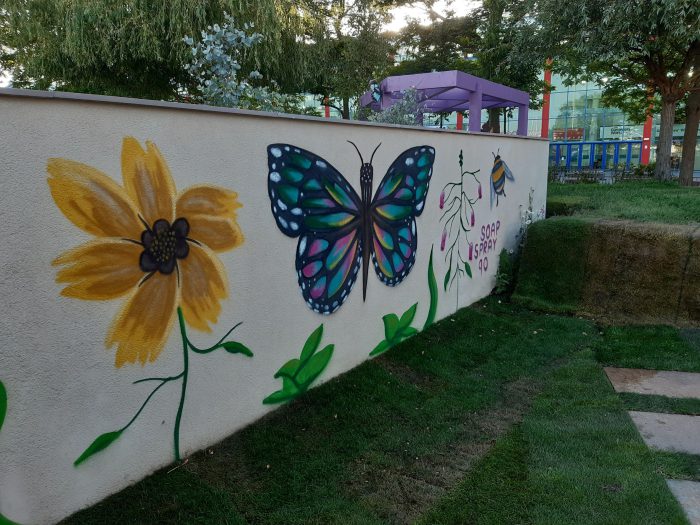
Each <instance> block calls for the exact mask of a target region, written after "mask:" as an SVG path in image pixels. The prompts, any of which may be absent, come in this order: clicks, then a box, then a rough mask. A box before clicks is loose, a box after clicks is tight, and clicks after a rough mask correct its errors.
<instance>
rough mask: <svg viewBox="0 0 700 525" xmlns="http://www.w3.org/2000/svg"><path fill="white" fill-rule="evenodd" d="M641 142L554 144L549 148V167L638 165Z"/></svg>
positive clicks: (580, 167) (599, 167)
mask: <svg viewBox="0 0 700 525" xmlns="http://www.w3.org/2000/svg"><path fill="white" fill-rule="evenodd" d="M641 154H642V141H641V140H629V141H615V142H612V141H597V142H582V141H576V142H555V143H553V144H550V146H549V165H550V166H558V167H562V168H563V167H565V168H566V169H567V170H568V169H571V168H578V169H588V168H592V169H612V168H614V167H615V166H624V167H625V168H629V167H630V166H636V165H638V164H639V163H640V160H641Z"/></svg>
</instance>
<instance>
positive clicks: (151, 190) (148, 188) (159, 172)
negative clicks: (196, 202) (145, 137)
mask: <svg viewBox="0 0 700 525" xmlns="http://www.w3.org/2000/svg"><path fill="white" fill-rule="evenodd" d="M146 147H147V151H144V150H143V148H142V147H141V145H140V144H139V143H138V141H137V140H136V139H135V138H133V137H125V138H124V142H123V144H122V178H123V179H124V188H125V189H126V192H127V193H128V194H129V196H130V197H131V198H132V199H133V201H134V202H135V203H136V204H137V206H138V209H139V211H140V212H141V213H142V214H143V218H144V219H145V220H146V222H148V224H149V225H151V224H153V223H154V222H156V221H157V220H158V219H165V220H167V221H168V222H173V219H174V218H175V217H174V213H175V206H174V199H175V193H176V192H175V183H174V182H173V178H172V177H171V175H170V169H169V168H168V165H167V164H166V162H165V159H164V158H163V156H162V155H161V153H160V151H158V148H157V147H156V146H155V144H153V143H151V142H148V141H146Z"/></svg>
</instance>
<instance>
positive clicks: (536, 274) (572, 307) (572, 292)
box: [513, 218, 593, 313]
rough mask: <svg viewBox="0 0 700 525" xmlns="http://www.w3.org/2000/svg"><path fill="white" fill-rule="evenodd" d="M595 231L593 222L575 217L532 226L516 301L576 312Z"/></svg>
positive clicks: (547, 221) (560, 311) (530, 305)
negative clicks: (593, 231)
mask: <svg viewBox="0 0 700 525" xmlns="http://www.w3.org/2000/svg"><path fill="white" fill-rule="evenodd" d="M592 229H593V223H590V222H587V221H582V220H579V219H572V218H557V219H548V220H546V221H540V222H536V223H535V224H533V225H532V226H530V228H529V229H528V232H527V242H526V243H525V247H524V249H523V253H522V256H521V260H520V268H519V273H518V282H517V287H516V289H515V293H514V294H513V301H515V302H518V303H519V304H522V305H525V306H527V307H530V308H534V309H537V310H546V311H553V312H559V313H572V312H575V311H576V310H577V309H578V308H579V306H580V304H581V299H582V294H583V287H584V278H585V271H586V252H587V247H588V243H589V239H590V236H591V231H592Z"/></svg>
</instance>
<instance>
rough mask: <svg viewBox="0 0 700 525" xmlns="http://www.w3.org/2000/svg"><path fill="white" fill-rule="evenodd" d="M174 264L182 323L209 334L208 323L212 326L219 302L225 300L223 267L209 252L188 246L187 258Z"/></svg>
mask: <svg viewBox="0 0 700 525" xmlns="http://www.w3.org/2000/svg"><path fill="white" fill-rule="evenodd" d="M178 264H179V265H180V273H181V275H182V282H181V294H182V298H181V301H180V304H181V306H182V313H183V314H184V316H185V320H186V321H187V323H188V324H189V325H190V326H192V328H196V329H197V330H201V331H203V332H211V327H210V326H209V323H216V320H217V319H218V317H219V313H220V312H221V304H220V301H221V299H225V298H226V297H227V296H228V291H227V288H228V287H227V284H226V272H225V270H224V267H223V265H222V264H221V262H220V261H219V259H218V257H217V256H216V255H215V254H214V253H213V252H212V251H211V250H210V249H208V248H207V247H206V246H197V245H195V244H192V245H190V253H189V255H188V256H187V258H185V259H182V260H180V261H179V262H178Z"/></svg>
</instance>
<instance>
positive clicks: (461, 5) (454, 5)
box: [384, 0, 481, 31]
mask: <svg viewBox="0 0 700 525" xmlns="http://www.w3.org/2000/svg"><path fill="white" fill-rule="evenodd" d="M416 3H417V4H420V2H416ZM480 3H481V2H478V1H474V0H456V1H453V2H447V1H446V0H439V1H437V2H435V5H434V6H433V9H434V10H435V11H436V12H437V13H439V14H441V15H444V14H445V12H446V11H447V9H448V6H449V9H451V10H452V11H454V13H455V15H456V16H464V15H466V14H467V13H468V12H469V11H471V10H472V9H474V7H475V6H477V5H479V4H480ZM449 4H451V5H449ZM406 17H410V18H417V19H418V20H420V21H421V23H422V24H423V25H428V24H429V23H430V19H429V18H428V15H427V13H426V10H425V8H424V7H422V6H420V5H415V6H411V5H407V6H402V7H397V8H395V9H394V10H393V11H392V21H391V22H390V23H388V24H386V25H385V26H384V29H386V30H387V31H398V30H399V29H401V28H402V27H403V26H405V25H406Z"/></svg>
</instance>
